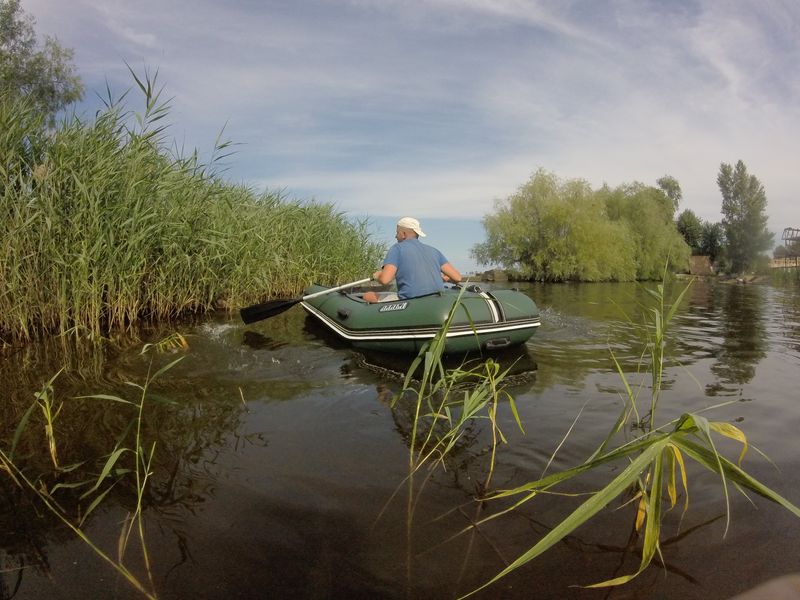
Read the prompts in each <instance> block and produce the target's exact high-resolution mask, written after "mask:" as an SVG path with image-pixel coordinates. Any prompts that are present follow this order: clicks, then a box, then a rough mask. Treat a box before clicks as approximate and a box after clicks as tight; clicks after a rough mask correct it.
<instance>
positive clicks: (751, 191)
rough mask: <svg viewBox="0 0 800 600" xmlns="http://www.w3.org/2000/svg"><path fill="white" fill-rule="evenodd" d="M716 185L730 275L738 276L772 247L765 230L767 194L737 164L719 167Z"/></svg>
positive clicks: (743, 168)
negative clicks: (719, 194) (735, 274)
mask: <svg viewBox="0 0 800 600" xmlns="http://www.w3.org/2000/svg"><path fill="white" fill-rule="evenodd" d="M717 185H719V190H720V192H722V215H723V219H722V226H723V228H724V229H725V240H726V244H727V245H726V247H725V252H726V255H727V258H728V260H729V261H730V265H729V268H730V271H731V272H732V273H741V272H743V271H745V270H747V269H749V268H752V267H753V265H754V264H755V262H756V259H757V258H758V256H759V255H760V254H761V253H763V252H764V251H766V250H768V249H769V248H770V246H771V245H772V239H773V234H772V233H771V232H770V231H768V230H767V214H766V209H767V194H766V192H765V191H764V186H763V185H761V182H760V181H759V180H758V178H756V176H755V175H750V174H748V172H747V167H745V165H744V163H743V162H742V161H741V160H740V161H739V162H737V163H736V166H735V167H731V166H730V165H728V164H725V163H722V164H721V165H720V167H719V175H718V176H717Z"/></svg>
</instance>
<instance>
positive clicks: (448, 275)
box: [384, 263, 461, 283]
mask: <svg viewBox="0 0 800 600" xmlns="http://www.w3.org/2000/svg"><path fill="white" fill-rule="evenodd" d="M384 268H386V267H384ZM442 273H443V274H444V280H445V281H452V282H453V283H461V273H459V272H458V269H456V268H455V267H454V266H453V265H451V264H450V263H444V264H443V265H442Z"/></svg>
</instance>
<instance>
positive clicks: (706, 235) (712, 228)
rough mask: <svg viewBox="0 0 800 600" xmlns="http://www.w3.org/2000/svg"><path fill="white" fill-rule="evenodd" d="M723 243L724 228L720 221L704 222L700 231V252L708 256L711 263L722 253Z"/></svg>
mask: <svg viewBox="0 0 800 600" xmlns="http://www.w3.org/2000/svg"><path fill="white" fill-rule="evenodd" d="M724 244H725V230H724V229H723V227H722V223H709V222H707V221H706V222H704V223H703V228H702V231H701V232H700V254H701V255H703V256H708V257H709V258H710V259H711V262H712V263H715V262H716V261H717V259H718V258H719V257H720V256H721V255H722V252H723V249H724Z"/></svg>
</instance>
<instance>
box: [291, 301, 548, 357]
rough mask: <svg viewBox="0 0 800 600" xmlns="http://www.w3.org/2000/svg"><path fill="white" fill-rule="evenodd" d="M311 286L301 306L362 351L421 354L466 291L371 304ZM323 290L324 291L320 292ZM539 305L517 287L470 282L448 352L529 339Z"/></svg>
mask: <svg viewBox="0 0 800 600" xmlns="http://www.w3.org/2000/svg"><path fill="white" fill-rule="evenodd" d="M328 289H330V288H326V287H323V286H319V285H314V286H311V287H310V288H308V289H306V290H305V292H304V295H305V296H312V295H313V297H309V298H304V299H303V301H302V302H301V306H302V307H303V308H304V309H305V310H306V311H308V313H309V314H310V315H311V316H312V317H314V318H315V319H316V320H318V321H319V322H320V323H322V324H323V325H324V326H325V327H327V328H329V329H330V330H331V331H333V332H334V333H335V334H336V335H338V336H339V337H340V338H342V339H344V340H345V341H347V342H349V343H350V344H352V345H353V346H354V347H356V348H359V349H361V350H373V351H381V352H407V353H410V352H414V353H416V352H418V351H419V349H420V348H421V347H422V345H423V344H424V343H425V342H427V341H429V340H431V339H432V338H433V336H434V335H436V333H437V332H438V331H439V329H441V327H442V325H443V324H444V322H445V320H446V319H447V315H448V314H449V312H450V309H451V308H452V306H453V303H454V302H455V301H456V300H457V299H458V297H459V294H460V293H461V292H462V290H461V289H460V288H458V287H449V288H446V289H445V290H444V291H442V292H439V293H436V294H431V295H428V296H422V297H420V298H412V299H408V300H394V301H386V302H378V303H374V304H370V303H368V302H365V301H364V300H363V298H362V294H361V293H359V292H356V291H353V290H340V291H339V292H333V291H332V292H331V293H324V292H325V291H326V290H328ZM320 292H322V293H320ZM539 324H540V320H539V309H538V308H537V306H536V304H535V303H534V301H533V300H531V299H530V298H529V297H528V296H526V295H525V294H523V293H522V292H519V291H516V290H489V291H483V290H481V289H480V288H479V287H477V286H474V285H471V286H469V287H467V288H466V289H465V290H464V291H463V294H462V295H461V301H460V306H459V307H458V308H457V309H456V313H455V316H454V318H453V322H452V324H451V325H450V328H449V330H448V331H447V343H446V347H445V352H447V353H451V354H452V353H463V352H475V351H487V350H488V351H492V350H499V349H502V348H508V347H511V346H515V345H518V344H523V343H525V342H526V341H527V340H528V339H529V338H530V337H531V336H532V335H533V334H534V332H535V331H536V328H537V327H539Z"/></svg>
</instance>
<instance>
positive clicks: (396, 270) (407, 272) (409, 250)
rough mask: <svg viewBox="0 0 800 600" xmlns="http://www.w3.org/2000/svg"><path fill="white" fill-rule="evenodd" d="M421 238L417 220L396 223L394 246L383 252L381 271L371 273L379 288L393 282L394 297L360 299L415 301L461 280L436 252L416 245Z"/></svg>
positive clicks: (423, 234)
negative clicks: (449, 283) (448, 283)
mask: <svg viewBox="0 0 800 600" xmlns="http://www.w3.org/2000/svg"><path fill="white" fill-rule="evenodd" d="M421 237H425V233H424V232H423V231H422V227H420V224H419V221H418V220H417V219H414V218H413V217H403V218H402V219H400V220H399V221H398V222H397V233H396V234H395V239H396V240H397V243H396V244H394V245H393V246H392V247H391V248H389V251H388V252H387V253H386V258H385V259H384V260H383V268H382V269H380V270H379V271H375V272H374V273H373V274H372V279H373V280H375V281H377V282H379V283H381V284H383V285H387V284H388V283H391V281H392V280H393V279H395V280H397V298H394V297H393V296H390V297H387V296H385V295H384V296H383V297H379V296H378V294H376V293H375V292H366V293H365V294H364V300H366V301H367V302H387V301H392V300H404V299H407V298H417V297H419V296H427V295H428V294H435V293H436V292H438V291H440V290H442V289H444V282H445V281H452V282H453V283H459V282H460V281H461V273H459V272H458V269H456V268H455V267H454V266H453V265H451V264H450V263H449V262H448V261H447V259H446V258H445V257H444V255H443V254H442V253H441V252H439V250H437V249H436V248H434V247H433V246H428V245H427V244H423V243H422V242H420V241H419V238H421Z"/></svg>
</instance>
